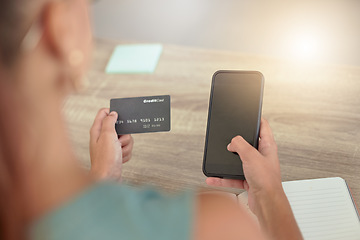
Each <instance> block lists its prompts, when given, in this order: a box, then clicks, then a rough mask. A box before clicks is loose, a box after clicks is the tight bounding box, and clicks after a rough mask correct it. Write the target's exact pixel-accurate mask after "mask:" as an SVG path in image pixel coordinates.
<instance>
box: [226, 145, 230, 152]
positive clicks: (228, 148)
mask: <svg viewBox="0 0 360 240" xmlns="http://www.w3.org/2000/svg"><path fill="white" fill-rule="evenodd" d="M226 148H227V150H229V151H230V143H229V144H228V145H227V147H226Z"/></svg>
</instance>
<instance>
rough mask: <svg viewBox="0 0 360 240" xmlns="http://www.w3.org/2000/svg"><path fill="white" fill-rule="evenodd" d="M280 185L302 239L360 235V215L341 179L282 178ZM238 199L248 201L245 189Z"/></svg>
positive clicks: (328, 239) (342, 239)
mask: <svg viewBox="0 0 360 240" xmlns="http://www.w3.org/2000/svg"><path fill="white" fill-rule="evenodd" d="M283 188H284V191H285V194H286V196H287V197H288V199H289V202H290V205H291V208H292V210H293V212H294V215H295V219H296V221H297V223H298V225H299V228H300V230H301V232H302V234H303V236H304V239H305V240H312V239H314V240H315V239H316V240H359V239H360V216H359V213H358V211H357V208H356V205H355V203H354V201H353V199H352V196H351V193H350V190H349V188H348V186H347V184H346V182H345V180H344V179H342V178H339V177H335V178H320V179H311V180H299V181H290V182H283ZM238 201H239V202H242V203H245V204H246V205H247V193H246V192H244V193H242V194H239V195H238ZM249 211H250V209H249Z"/></svg>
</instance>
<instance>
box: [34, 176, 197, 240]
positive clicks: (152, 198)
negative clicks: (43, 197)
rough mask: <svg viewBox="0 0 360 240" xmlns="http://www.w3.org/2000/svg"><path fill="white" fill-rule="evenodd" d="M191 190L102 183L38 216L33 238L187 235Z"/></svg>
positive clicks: (190, 217) (190, 210)
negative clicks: (164, 191)
mask: <svg viewBox="0 0 360 240" xmlns="http://www.w3.org/2000/svg"><path fill="white" fill-rule="evenodd" d="M193 208H194V195H193V193H192V192H190V191H188V192H182V193H177V194H166V193H163V192H161V191H158V190H156V189H153V188H149V187H142V188H135V187H131V186H128V185H120V184H118V183H114V182H101V183H97V184H96V185H94V186H92V187H90V188H89V189H87V190H85V191H84V192H83V193H81V194H79V195H78V196H76V197H75V198H74V199H73V200H71V201H70V202H68V203H66V204H64V205H63V206H61V207H59V208H58V209H56V210H54V211H53V212H50V213H48V214H47V215H46V216H44V217H43V218H42V219H39V221H38V222H36V223H35V224H34V225H33V226H32V229H31V235H32V236H33V237H32V239H40V238H41V239H54V240H55V239H70V240H71V239H79V240H80V239H119V238H123V239H159V240H161V239H169V238H171V239H189V238H190V234H191V233H190V232H191V225H192V219H193V216H192V214H193V212H194V211H193Z"/></svg>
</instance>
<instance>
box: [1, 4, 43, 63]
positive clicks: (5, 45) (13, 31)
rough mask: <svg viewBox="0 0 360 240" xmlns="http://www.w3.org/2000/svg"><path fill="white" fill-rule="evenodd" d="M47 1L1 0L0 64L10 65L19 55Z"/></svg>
mask: <svg viewBox="0 0 360 240" xmlns="http://www.w3.org/2000/svg"><path fill="white" fill-rule="evenodd" d="M46 1H47V0H1V2H0V36H1V38H0V63H2V64H3V65H9V64H11V63H13V62H14V61H15V59H16V58H17V56H18V54H19V48H20V45H21V42H22V39H23V38H24V36H25V35H26V32H27V30H28V29H29V28H30V26H31V24H32V22H33V21H34V18H35V16H36V14H38V10H39V9H40V7H41V6H43V4H44V3H45V2H46Z"/></svg>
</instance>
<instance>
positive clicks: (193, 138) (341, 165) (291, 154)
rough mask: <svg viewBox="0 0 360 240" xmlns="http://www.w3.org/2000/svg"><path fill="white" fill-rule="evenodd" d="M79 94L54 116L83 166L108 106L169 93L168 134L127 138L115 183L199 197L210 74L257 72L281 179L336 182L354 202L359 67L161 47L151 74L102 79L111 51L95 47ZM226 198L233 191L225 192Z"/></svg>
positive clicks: (358, 184) (358, 170)
mask: <svg viewBox="0 0 360 240" xmlns="http://www.w3.org/2000/svg"><path fill="white" fill-rule="evenodd" d="M96 45H97V46H96V50H95V51H94V53H93V64H92V66H91V68H90V70H89V72H88V80H89V86H88V88H87V89H86V90H85V91H84V92H82V93H80V94H78V95H76V96H71V97H69V98H68V100H67V101H66V103H65V106H64V112H65V115H66V116H67V120H68V122H69V134H70V136H71V139H72V141H73V143H74V149H75V151H76V153H77V154H78V156H79V159H80V161H81V163H82V164H83V166H84V167H89V165H90V158H89V149H88V142H89V129H90V127H91V125H92V122H93V119H94V117H95V115H96V113H97V111H98V109H99V108H101V107H109V100H110V98H121V97H136V96H150V95H163V94H170V95H171V98H172V103H171V104H172V106H171V107H172V112H171V114H172V116H171V117H172V129H171V132H168V133H147V134H136V135H133V137H134V140H135V146H134V152H133V158H132V159H131V161H130V162H128V163H126V164H125V165H124V168H123V176H124V181H126V182H128V183H130V184H135V185H137V184H147V185H156V186H159V187H161V188H163V189H165V190H167V191H175V190H179V189H186V188H194V187H200V188H207V186H206V184H205V176H204V175H203V173H202V170H201V165H202V157H203V149H204V141H205V131H206V123H207V111H208V101H209V94H210V83H211V77H212V74H213V73H214V72H215V71H216V70H219V69H233V70H258V71H261V72H262V73H263V74H264V76H265V91H264V101H263V116H264V117H265V118H266V119H268V121H269V123H270V125H271V127H272V129H273V132H274V135H275V139H276V141H277V144H278V147H279V157H280V162H281V171H282V180H283V181H289V180H298V179H310V178H322V177H334V176H339V177H342V178H344V179H345V180H346V181H347V183H348V184H349V186H350V188H351V190H352V193H353V196H354V198H355V201H356V203H357V205H359V203H360V68H359V67H351V66H336V65H321V64H310V63H305V62H295V61H294V62H289V61H282V60H277V59H272V58H266V57H262V56H248V55H245V54H240V53H232V52H223V51H213V50H206V49H195V48H188V47H181V46H172V45H164V51H163V54H162V55H161V57H160V61H159V64H158V66H157V68H156V71H155V72H154V73H153V74H133V75H132V74H126V75H108V74H105V72H104V70H105V66H106V64H107V62H108V60H109V58H110V56H111V53H112V50H113V48H114V47H115V45H116V42H111V41H107V40H97V41H96ZM228 191H232V192H234V191H236V190H234V189H228Z"/></svg>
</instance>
